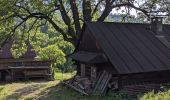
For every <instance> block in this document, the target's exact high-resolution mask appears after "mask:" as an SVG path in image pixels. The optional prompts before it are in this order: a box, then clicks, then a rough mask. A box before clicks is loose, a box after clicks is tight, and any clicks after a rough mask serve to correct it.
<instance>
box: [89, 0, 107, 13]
mask: <svg viewBox="0 0 170 100" xmlns="http://www.w3.org/2000/svg"><path fill="white" fill-rule="evenodd" d="M102 1H104V0H100V1H98V3H97V4H96V6H95V8H94V10H93V12H92V14H91V16H93V15H94V14H95V13H96V12H97V9H98V7H99V5H100V3H101V2H102Z"/></svg>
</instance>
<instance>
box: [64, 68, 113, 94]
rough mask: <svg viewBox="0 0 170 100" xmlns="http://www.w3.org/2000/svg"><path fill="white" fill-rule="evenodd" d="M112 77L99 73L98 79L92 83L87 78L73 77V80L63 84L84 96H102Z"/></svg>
mask: <svg viewBox="0 0 170 100" xmlns="http://www.w3.org/2000/svg"><path fill="white" fill-rule="evenodd" d="M111 77H112V75H111V74H109V73H108V72H106V71H103V72H101V73H100V75H99V77H98V79H97V80H96V82H95V83H94V82H93V81H94V80H91V79H90V78H88V77H82V76H75V77H74V78H73V79H70V80H67V81H65V82H63V83H64V84H65V85H66V86H69V87H71V88H73V89H75V90H76V91H78V92H81V93H82V94H84V95H89V94H92V95H103V94H105V93H106V91H107V89H108V85H109V81H110V80H111Z"/></svg>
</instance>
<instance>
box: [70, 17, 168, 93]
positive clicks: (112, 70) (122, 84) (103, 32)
mask: <svg viewBox="0 0 170 100" xmlns="http://www.w3.org/2000/svg"><path fill="white" fill-rule="evenodd" d="M70 57H71V58H72V59H73V60H74V61H76V63H77V72H78V76H79V77H88V78H89V79H90V80H91V81H92V82H91V83H92V84H93V86H92V92H90V93H101V94H103V93H106V92H107V90H108V89H109V88H110V89H112V90H120V91H125V92H129V93H132V94H135V93H136V94H137V93H140V92H144V91H145V92H146V91H151V90H152V89H155V90H159V89H160V84H166V85H168V83H169V82H170V74H169V73H170V25H167V24H162V18H159V17H155V18H152V22H151V23H150V24H141V23H114V22H86V23H85V24H84V27H83V32H82V34H81V38H80V40H79V44H78V45H77V47H76V50H75V51H74V53H73V54H71V55H70ZM77 87H78V86H77Z"/></svg>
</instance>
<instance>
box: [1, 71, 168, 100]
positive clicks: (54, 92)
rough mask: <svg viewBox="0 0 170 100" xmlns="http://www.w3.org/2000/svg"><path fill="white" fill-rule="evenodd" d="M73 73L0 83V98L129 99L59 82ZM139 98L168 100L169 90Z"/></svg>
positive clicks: (49, 99)
mask: <svg viewBox="0 0 170 100" xmlns="http://www.w3.org/2000/svg"><path fill="white" fill-rule="evenodd" d="M72 75H73V74H70V73H66V74H64V75H62V74H61V73H57V74H56V76H55V77H56V80H55V81H40V80H39V81H27V82H13V83H4V84H3V83H1V84H0V100H131V99H128V98H127V96H126V95H121V94H113V93H112V94H111V95H107V96H83V95H81V94H80V93H77V92H75V91H74V90H72V89H69V88H67V87H64V86H62V85H61V84H60V82H61V80H62V79H68V78H70V77H71V76H72ZM139 100H170V91H166V92H160V93H158V94H154V93H153V92H151V93H148V94H145V95H144V96H142V97H141V98H139Z"/></svg>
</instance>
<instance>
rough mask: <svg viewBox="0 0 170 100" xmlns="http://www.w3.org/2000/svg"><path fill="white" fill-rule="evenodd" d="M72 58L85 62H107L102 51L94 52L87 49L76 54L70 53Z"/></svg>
mask: <svg viewBox="0 0 170 100" xmlns="http://www.w3.org/2000/svg"><path fill="white" fill-rule="evenodd" d="M69 57H70V58H72V59H74V60H77V61H81V62H84V63H95V64H96V63H104V62H107V59H105V57H104V55H103V54H102V53H92V52H85V51H78V52H76V53H74V54H71V55H69Z"/></svg>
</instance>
